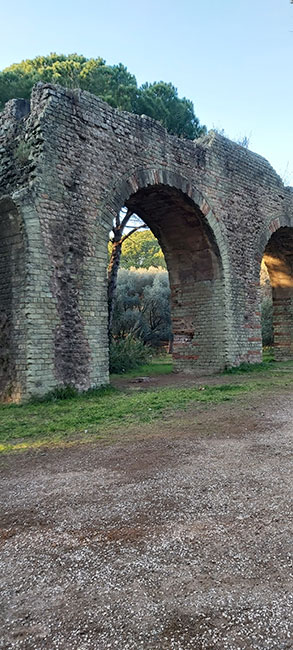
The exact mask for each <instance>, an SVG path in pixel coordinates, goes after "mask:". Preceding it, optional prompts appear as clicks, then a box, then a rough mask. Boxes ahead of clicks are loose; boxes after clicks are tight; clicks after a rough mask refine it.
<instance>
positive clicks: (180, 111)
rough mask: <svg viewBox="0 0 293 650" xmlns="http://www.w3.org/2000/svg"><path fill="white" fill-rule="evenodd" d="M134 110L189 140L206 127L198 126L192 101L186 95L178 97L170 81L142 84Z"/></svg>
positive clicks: (197, 135)
mask: <svg viewBox="0 0 293 650" xmlns="http://www.w3.org/2000/svg"><path fill="white" fill-rule="evenodd" d="M134 111H135V113H138V114H139V115H142V114H145V115H148V116H149V117H152V118H154V119H155V120H158V121H159V122H161V124H163V126H165V127H166V129H167V131H169V132H170V133H173V134H174V135H179V136H182V137H184V138H189V139H190V140H193V139H194V138H198V137H199V136H201V135H204V133H206V127H205V126H200V124H199V120H198V118H197V117H195V114H194V108H193V103H192V102H191V101H190V100H189V99H186V97H183V98H182V99H179V97H178V92H177V88H175V87H174V86H173V85H172V84H171V83H165V82H164V81H159V82H155V83H153V84H148V83H145V84H143V85H142V86H141V88H140V89H139V92H138V94H137V98H136V103H135V109H134Z"/></svg>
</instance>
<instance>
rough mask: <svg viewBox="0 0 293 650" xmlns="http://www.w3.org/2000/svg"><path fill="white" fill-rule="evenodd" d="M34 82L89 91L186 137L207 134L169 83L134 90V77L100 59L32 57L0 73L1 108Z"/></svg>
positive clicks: (190, 106) (25, 94) (26, 92)
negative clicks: (150, 118)
mask: <svg viewBox="0 0 293 650" xmlns="http://www.w3.org/2000/svg"><path fill="white" fill-rule="evenodd" d="M38 81H43V82H47V83H54V84H60V85H61V86H66V87H68V88H81V89H82V90H88V91H89V92H91V93H93V94H94V95H97V96H98V97H101V99H104V100H105V101H106V102H108V104H110V105H111V106H113V107H114V108H118V109H120V110H125V111H129V112H133V113H138V114H139V115H141V114H142V113H144V114H146V115H149V116H150V117H153V118H154V119H156V120H159V121H160V122H161V123H162V124H163V125H164V126H165V127H166V128H167V129H168V130H169V131H170V133H174V134H176V135H179V136H183V137H185V138H191V139H193V138H196V137H198V136H199V135H201V134H202V133H205V132H206V129H205V127H202V126H200V124H199V121H198V119H197V117H196V116H195V114H194V107H193V104H192V102H191V101H190V100H188V99H186V98H185V97H183V98H182V99H180V98H179V97H178V92H177V90H176V88H174V86H172V84H170V83H165V82H163V81H160V82H159V83H154V84H144V85H142V86H141V87H140V88H138V86H137V81H136V78H135V76H134V75H132V74H131V73H130V72H128V70H127V68H126V67H125V66H124V65H123V64H122V63H119V64H118V65H113V66H109V65H107V64H106V61H105V60H104V59H102V58H97V59H87V58H86V57H84V56H81V55H79V54H69V55H68V56H65V55H64V54H50V55H49V56H37V57H36V58H35V59H27V60H26V61H22V62H21V63H15V64H13V65H11V66H9V67H8V68H6V69H5V70H3V71H2V72H0V110H1V109H2V108H3V106H4V104H5V102H7V101H8V100H9V99H13V98H16V97H23V98H24V99H29V97H30V94H31V90H32V87H33V86H34V84H36V83H37V82H38Z"/></svg>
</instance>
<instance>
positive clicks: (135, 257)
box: [120, 230, 166, 269]
mask: <svg viewBox="0 0 293 650" xmlns="http://www.w3.org/2000/svg"><path fill="white" fill-rule="evenodd" d="M120 265H121V267H122V268H124V269H130V268H131V267H133V266H134V267H135V268H136V269H138V268H144V269H149V268H150V267H151V266H153V267H157V268H158V267H161V268H166V262H165V258H164V254H163V251H162V249H161V247H160V244H159V242H158V240H157V239H156V237H155V236H154V235H153V233H152V232H151V231H150V230H144V231H139V230H138V231H137V232H134V233H133V234H132V235H131V237H128V239H126V240H125V241H124V242H123V245H122V255H121V261H120Z"/></svg>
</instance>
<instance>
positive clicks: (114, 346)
mask: <svg viewBox="0 0 293 650" xmlns="http://www.w3.org/2000/svg"><path fill="white" fill-rule="evenodd" d="M149 356H150V349H149V348H147V347H146V346H145V345H144V344H143V342H142V341H140V340H139V339H135V338H134V337H133V336H130V335H129V336H126V337H125V338H123V339H112V340H111V343H110V364H109V366H110V373H117V374H121V373H124V372H127V370H131V369H132V368H137V367H138V366H140V365H142V364H143V363H145V362H146V361H147V359H148V357H149Z"/></svg>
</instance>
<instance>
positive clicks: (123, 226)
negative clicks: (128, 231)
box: [121, 208, 133, 232]
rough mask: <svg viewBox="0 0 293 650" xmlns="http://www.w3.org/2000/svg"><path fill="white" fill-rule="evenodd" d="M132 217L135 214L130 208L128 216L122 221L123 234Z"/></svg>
mask: <svg viewBox="0 0 293 650" xmlns="http://www.w3.org/2000/svg"><path fill="white" fill-rule="evenodd" d="M132 215H133V212H132V211H131V210H129V208H127V212H126V215H125V217H124V218H123V219H122V221H121V232H123V230H124V228H125V226H126V224H127V221H129V219H130V217H132Z"/></svg>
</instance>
